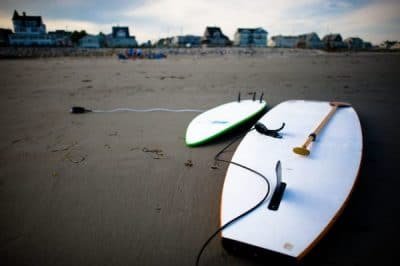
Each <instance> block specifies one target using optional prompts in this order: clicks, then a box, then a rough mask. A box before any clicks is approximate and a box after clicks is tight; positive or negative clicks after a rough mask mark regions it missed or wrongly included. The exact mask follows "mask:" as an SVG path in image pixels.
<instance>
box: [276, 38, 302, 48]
mask: <svg viewBox="0 0 400 266" xmlns="http://www.w3.org/2000/svg"><path fill="white" fill-rule="evenodd" d="M271 40H272V44H273V46H275V47H278V48H295V47H297V43H298V42H299V37H298V36H283V35H277V36H272V37H271Z"/></svg>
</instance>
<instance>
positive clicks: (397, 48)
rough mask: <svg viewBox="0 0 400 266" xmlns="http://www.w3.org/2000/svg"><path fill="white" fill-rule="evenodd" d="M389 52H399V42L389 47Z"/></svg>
mask: <svg viewBox="0 0 400 266" xmlns="http://www.w3.org/2000/svg"><path fill="white" fill-rule="evenodd" d="M390 49H391V50H400V42H396V43H395V44H393V45H392V46H390Z"/></svg>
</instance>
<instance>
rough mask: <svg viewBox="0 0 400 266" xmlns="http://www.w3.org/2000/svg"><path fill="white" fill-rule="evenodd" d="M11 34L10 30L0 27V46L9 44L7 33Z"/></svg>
mask: <svg viewBox="0 0 400 266" xmlns="http://www.w3.org/2000/svg"><path fill="white" fill-rule="evenodd" d="M11 34H12V30H10V29H0V47H1V46H9V45H10V41H9V37H8V36H9V35H11Z"/></svg>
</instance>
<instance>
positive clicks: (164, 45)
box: [155, 37, 174, 48]
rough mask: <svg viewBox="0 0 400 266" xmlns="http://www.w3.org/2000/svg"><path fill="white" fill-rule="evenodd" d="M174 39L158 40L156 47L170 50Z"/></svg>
mask: <svg viewBox="0 0 400 266" xmlns="http://www.w3.org/2000/svg"><path fill="white" fill-rule="evenodd" d="M173 39H174V37H167V38H161V39H158V40H157V41H156V42H155V47H157V48H168V47H172V41H173Z"/></svg>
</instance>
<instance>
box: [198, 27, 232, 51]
mask: <svg viewBox="0 0 400 266" xmlns="http://www.w3.org/2000/svg"><path fill="white" fill-rule="evenodd" d="M201 43H202V44H203V45H205V46H208V47H224V46H229V45H231V41H230V40H229V38H228V37H227V36H226V35H225V34H223V33H222V31H221V29H220V28H219V27H206V30H205V32H204V35H203V37H202V39H201Z"/></svg>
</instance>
